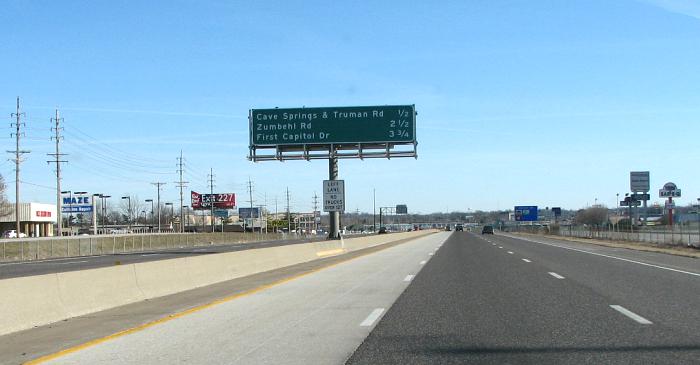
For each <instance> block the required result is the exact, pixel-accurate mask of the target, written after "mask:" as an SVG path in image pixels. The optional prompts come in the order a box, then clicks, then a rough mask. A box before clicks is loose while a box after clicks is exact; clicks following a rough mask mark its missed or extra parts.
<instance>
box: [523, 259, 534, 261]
mask: <svg viewBox="0 0 700 365" xmlns="http://www.w3.org/2000/svg"><path fill="white" fill-rule="evenodd" d="M523 261H525V262H532V261H530V260H528V259H523Z"/></svg>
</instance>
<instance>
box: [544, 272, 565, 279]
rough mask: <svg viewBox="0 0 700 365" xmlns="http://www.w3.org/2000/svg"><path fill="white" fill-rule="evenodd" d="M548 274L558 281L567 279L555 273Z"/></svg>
mask: <svg viewBox="0 0 700 365" xmlns="http://www.w3.org/2000/svg"><path fill="white" fill-rule="evenodd" d="M548 274H549V275H552V276H554V277H555V278H557V279H565V277H563V276H561V275H559V274H557V273H555V272H548Z"/></svg>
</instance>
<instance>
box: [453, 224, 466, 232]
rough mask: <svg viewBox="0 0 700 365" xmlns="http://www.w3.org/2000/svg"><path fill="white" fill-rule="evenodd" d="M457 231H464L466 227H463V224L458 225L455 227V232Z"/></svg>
mask: <svg viewBox="0 0 700 365" xmlns="http://www.w3.org/2000/svg"><path fill="white" fill-rule="evenodd" d="M456 231H464V226H463V225H461V224H458V225H456V226H455V232H456Z"/></svg>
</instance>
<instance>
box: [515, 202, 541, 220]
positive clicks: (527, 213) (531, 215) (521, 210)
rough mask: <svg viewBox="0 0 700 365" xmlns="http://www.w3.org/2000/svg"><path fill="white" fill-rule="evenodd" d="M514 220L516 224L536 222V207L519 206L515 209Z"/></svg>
mask: <svg viewBox="0 0 700 365" xmlns="http://www.w3.org/2000/svg"><path fill="white" fill-rule="evenodd" d="M514 210H515V220H516V221H518V222H534V221H537V206H536V205H521V206H516V207H515V209H514Z"/></svg>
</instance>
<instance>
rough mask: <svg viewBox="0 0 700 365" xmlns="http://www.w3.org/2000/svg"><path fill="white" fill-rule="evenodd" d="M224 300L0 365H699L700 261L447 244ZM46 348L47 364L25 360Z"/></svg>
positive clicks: (400, 250)
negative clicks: (25, 364)
mask: <svg viewBox="0 0 700 365" xmlns="http://www.w3.org/2000/svg"><path fill="white" fill-rule="evenodd" d="M308 265H315V266H313V267H309V266H308ZM220 287H221V288H223V289H222V291H220V292H219V293H217V294H216V295H219V296H222V295H225V298H224V299H217V300H215V301H213V302H206V301H204V302H203V301H202V299H201V298H199V297H201V296H202V295H201V294H197V295H192V294H191V293H190V294H181V295H174V296H170V297H168V298H163V299H162V300H159V301H158V300H156V301H154V303H151V305H154V306H152V307H150V308H149V309H148V310H142V312H143V313H146V312H148V313H150V315H151V316H153V313H152V311H154V310H155V308H159V309H161V310H163V308H168V310H169V312H163V313H160V314H158V316H156V317H155V318H163V319H155V318H154V317H148V316H143V317H142V318H140V320H134V319H133V317H137V318H139V316H137V315H133V314H130V313H131V312H129V311H125V310H121V311H113V312H110V313H109V314H108V315H100V314H97V315H93V316H87V317H89V318H85V319H82V320H81V321H82V322H81V321H68V322H66V323H61V324H57V325H56V326H54V328H48V327H50V326H48V327H47V328H38V329H35V330H28V331H24V332H22V333H18V334H15V335H9V336H3V337H0V356H3V355H2V354H10V353H13V351H14V353H15V355H14V356H15V357H14V358H13V357H6V358H2V357H0V362H2V363H5V362H7V363H12V361H10V360H8V359H15V360H16V359H18V358H20V359H24V360H28V359H31V358H36V357H37V356H40V355H46V354H48V356H47V357H45V358H43V359H41V361H40V362H38V363H50V364H76V363H81V364H82V363H85V364H107V363H110V364H112V363H124V364H150V363H207V364H343V363H348V364H425V363H441V364H442V363H445V364H449V363H455V364H462V363H479V364H482V363H487V364H488V363H491V364H504V363H518V364H522V363H529V364H561V363H566V364H571V363H573V364H577V363H582V364H584V363H585V364H606V363H611V364H618V363H659V364H697V363H698V359H700V262H698V260H696V259H691V258H686V257H677V256H670V255H665V254H657V253H649V252H643V253H641V252H637V251H632V250H626V249H617V248H608V247H600V246H593V245H587V244H578V243H573V242H564V241H559V240H556V239H543V238H529V237H527V238H520V237H513V236H507V235H500V234H497V235H493V236H492V235H484V236H482V235H478V234H473V233H467V232H453V233H450V232H441V233H437V234H433V235H429V236H425V237H421V238H418V239H414V240H411V241H408V242H405V243H401V244H395V245H388V246H387V248H384V249H372V250H370V251H365V252H361V253H358V254H355V255H351V256H350V257H342V256H339V257H336V258H332V259H329V260H326V261H323V262H320V263H314V264H307V265H306V267H305V268H304V269H286V270H281V271H280V272H279V273H278V274H276V276H274V277H265V275H263V276H257V277H256V278H255V279H254V280H253V279H250V278H248V279H246V278H244V279H241V280H238V281H236V283H234V284H222V286H220ZM199 290H207V289H206V288H205V289H199ZM209 290H211V289H209ZM197 293H202V292H201V291H200V292H197ZM224 293H226V294H224ZM216 295H214V296H213V297H212V298H215V297H216ZM197 298H198V300H199V302H196V300H195V299H197ZM172 302H179V305H178V306H174V305H172ZM141 305H142V306H144V305H147V304H141ZM177 308H180V309H177ZM76 323H78V324H80V326H82V327H80V326H79V327H71V326H76ZM144 323H147V324H145V325H144ZM80 328H83V330H81V329H80ZM127 329H128V330H127ZM124 330H127V331H126V332H124ZM114 334H116V335H114ZM36 339H40V341H37V340H36ZM37 342H40V343H41V346H43V347H42V348H41V349H40V350H37V349H33V350H31V351H29V350H28V349H26V348H24V347H28V345H26V344H28V343H31V344H35V343H37ZM2 343H5V345H1V344H2ZM23 344H24V345H23ZM3 346H4V347H3ZM33 346H39V345H33ZM66 349H68V350H66ZM61 350H64V351H63V352H59V351H61ZM21 351H25V355H22V356H20V355H19V352H21ZM27 352H28V354H27Z"/></svg>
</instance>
